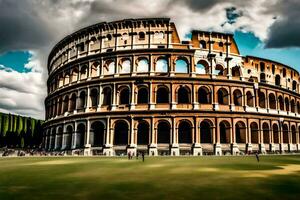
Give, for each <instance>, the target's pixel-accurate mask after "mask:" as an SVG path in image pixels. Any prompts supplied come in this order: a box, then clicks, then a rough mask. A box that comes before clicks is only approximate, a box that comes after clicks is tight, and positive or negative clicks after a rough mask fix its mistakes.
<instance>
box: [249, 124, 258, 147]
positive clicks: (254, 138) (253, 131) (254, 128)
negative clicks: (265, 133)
mask: <svg viewBox="0 0 300 200" xmlns="http://www.w3.org/2000/svg"><path fill="white" fill-rule="evenodd" d="M250 130H251V143H253V144H258V142H259V139H258V137H259V133H258V131H259V130H258V125H257V123H256V122H252V123H251V124H250Z"/></svg>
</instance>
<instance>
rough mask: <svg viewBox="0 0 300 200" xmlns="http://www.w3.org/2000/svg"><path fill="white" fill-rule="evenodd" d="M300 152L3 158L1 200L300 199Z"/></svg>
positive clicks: (0, 177)
mask: <svg viewBox="0 0 300 200" xmlns="http://www.w3.org/2000/svg"><path fill="white" fill-rule="evenodd" d="M299 197H300V156H299V155H294V156H292V155H291V156H262V157H261V162H260V163H257V162H256V160H255V157H254V156H251V157H242V156H240V157H233V156H232V157H225V156H224V157H213V156H211V157H208V156H204V157H176V158H174V157H155V158H148V157H146V161H145V162H144V163H143V162H142V161H141V160H136V159H135V158H134V159H133V160H127V159H126V158H103V157H41V158H0V199H1V200H7V199H18V200H20V199H38V200H43V199H57V200H66V199H81V200H82V199H104V200H107V199H116V200H118V199H130V200H134V199H152V200H160V199H252V200H254V199H284V200H285V199H299Z"/></svg>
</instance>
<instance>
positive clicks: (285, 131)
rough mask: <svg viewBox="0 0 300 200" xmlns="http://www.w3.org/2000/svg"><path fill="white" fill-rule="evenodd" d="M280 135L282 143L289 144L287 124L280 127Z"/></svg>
mask: <svg viewBox="0 0 300 200" xmlns="http://www.w3.org/2000/svg"><path fill="white" fill-rule="evenodd" d="M282 135H283V143H285V144H288V143H289V128H288V126H287V124H283V126H282Z"/></svg>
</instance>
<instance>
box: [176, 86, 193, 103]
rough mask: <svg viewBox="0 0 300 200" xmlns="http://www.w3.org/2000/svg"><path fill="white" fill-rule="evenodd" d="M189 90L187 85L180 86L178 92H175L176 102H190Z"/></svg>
mask: <svg viewBox="0 0 300 200" xmlns="http://www.w3.org/2000/svg"><path fill="white" fill-rule="evenodd" d="M190 99H191V98H190V90H189V88H188V87H184V86H182V87H180V88H179V89H178V94H177V102H178V104H188V103H190V102H191V100H190Z"/></svg>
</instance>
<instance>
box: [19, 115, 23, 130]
mask: <svg viewBox="0 0 300 200" xmlns="http://www.w3.org/2000/svg"><path fill="white" fill-rule="evenodd" d="M22 130H23V117H22V116H19V126H18V134H20V133H21V131H22Z"/></svg>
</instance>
